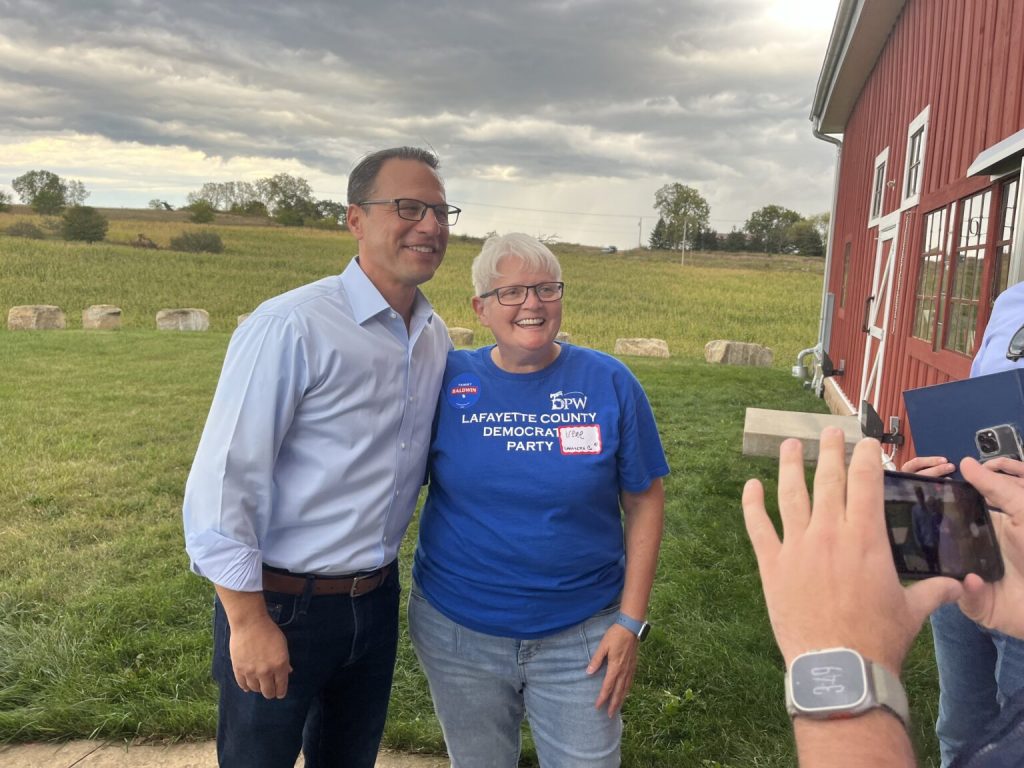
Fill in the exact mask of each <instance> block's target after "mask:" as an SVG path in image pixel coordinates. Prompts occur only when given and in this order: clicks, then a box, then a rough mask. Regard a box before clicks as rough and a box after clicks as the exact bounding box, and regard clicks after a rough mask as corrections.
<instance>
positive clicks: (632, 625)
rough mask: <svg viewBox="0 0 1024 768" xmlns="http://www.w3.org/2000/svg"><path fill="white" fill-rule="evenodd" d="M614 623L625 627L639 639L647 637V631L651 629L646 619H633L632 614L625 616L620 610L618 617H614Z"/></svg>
mask: <svg viewBox="0 0 1024 768" xmlns="http://www.w3.org/2000/svg"><path fill="white" fill-rule="evenodd" d="M615 623H616V624H620V625H622V626H623V627H625V628H626V629H628V630H629V631H630V632H632V633H633V634H634V635H636V636H637V638H638V639H640V640H643V639H644V638H645V637H647V633H648V632H649V631H650V629H651V625H650V624H648V623H647V622H646V621H640V620H638V619H634V618H633V617H632V616H627V615H626V614H624V613H622V612H621V611H620V612H619V617H618V618H617V619H615Z"/></svg>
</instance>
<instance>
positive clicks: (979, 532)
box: [885, 470, 1003, 581]
mask: <svg viewBox="0 0 1024 768" xmlns="http://www.w3.org/2000/svg"><path fill="white" fill-rule="evenodd" d="M885 524H886V528H887V529H888V531H889V545H890V546H891V547H892V557H893V560H894V561H895V563H896V572H897V573H898V574H899V575H900V577H901V578H904V579H927V578H928V577H930V576H950V577H952V578H954V579H963V578H964V577H965V576H966V575H967V574H969V573H976V574H978V575H979V576H981V578H982V579H984V580H985V581H998V580H999V579H1001V578H1002V577H1003V557H1002V555H1001V554H1000V552H999V543H998V541H996V536H995V531H994V530H993V529H992V519H991V517H990V516H989V510H988V507H987V506H986V505H985V499H984V498H983V497H982V495H981V494H980V493H978V491H976V490H975V489H974V487H973V486H971V485H970V484H968V483H966V482H964V481H963V480H954V479H952V478H948V477H927V476H925V475H911V474H907V473H905V472H892V471H890V470H886V471H885Z"/></svg>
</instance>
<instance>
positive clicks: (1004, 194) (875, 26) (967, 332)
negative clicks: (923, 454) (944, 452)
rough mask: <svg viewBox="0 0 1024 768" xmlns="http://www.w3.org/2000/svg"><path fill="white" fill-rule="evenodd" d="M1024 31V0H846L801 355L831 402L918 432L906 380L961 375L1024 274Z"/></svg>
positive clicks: (824, 115) (823, 113)
mask: <svg viewBox="0 0 1024 768" xmlns="http://www.w3.org/2000/svg"><path fill="white" fill-rule="evenodd" d="M1022 31H1024V0H905V1H903V0H841V2H840V5H839V11H838V14H837V17H836V22H835V26H834V27H833V30H832V38H831V40H830V42H829V46H828V51H827V53H826V56H825V62H824V65H823V66H822V70H821V74H820V76H819V79H818V87H817V89H816V91H815V94H814V105H813V109H812V113H811V120H812V122H813V124H814V133H815V135H816V136H818V137H819V138H821V139H823V140H825V141H829V142H832V143H834V144H835V145H836V146H837V156H836V157H837V159H836V188H835V197H834V201H833V206H832V211H833V214H832V220H831V228H830V233H829V242H828V250H827V253H826V259H827V262H826V274H825V284H824V289H823V296H822V314H821V324H820V328H819V335H818V344H817V345H816V346H815V347H814V348H813V350H807V351H806V352H805V353H802V354H803V355H804V356H805V357H809V356H810V354H811V353H812V351H813V353H814V354H815V357H816V362H817V365H816V371H817V373H816V376H815V380H814V385H815V388H816V389H817V391H818V392H819V394H822V395H823V396H824V397H825V398H826V400H827V401H828V402H829V405H830V407H831V409H832V411H833V412H835V413H843V414H849V413H857V412H858V409H859V408H860V405H861V403H862V402H867V403H868V404H870V405H871V406H872V407H873V408H874V410H875V411H876V412H877V413H878V414H880V416H881V417H882V421H883V424H884V425H885V429H886V430H890V431H898V432H899V433H900V434H902V435H906V433H907V428H906V417H905V416H906V415H905V411H904V405H903V398H902V396H901V393H902V392H903V391H904V390H906V389H911V388H914V387H921V386H925V385H929V384H938V383H942V382H946V381H949V380H952V379H960V378H965V377H966V376H967V374H968V372H969V370H970V363H971V358H972V356H973V355H974V352H975V350H976V348H977V346H978V345H979V344H980V342H981V337H982V333H983V331H984V328H985V324H986V322H987V321H988V317H989V314H990V311H991V307H992V302H993V301H994V300H995V297H996V296H997V295H998V294H999V293H1000V292H1001V291H1003V290H1005V288H1006V287H1007V285H1011V284H1013V283H1016V282H1018V281H1020V280H1022V279H1024V264H1022V253H1024V242H1022V241H1024V223H1022V221H1021V216H1022V213H1024V204H1021V194H1022V185H1021V183H1020V180H1021V170H1022V156H1024V130H1022V129H1024V94H1022V91H1024V45H1022V44H1021V42H1020V35H1021V32H1022ZM823 353H827V359H826V357H825V354H823ZM829 360H830V361H831V363H832V364H833V367H834V369H835V370H836V373H835V375H833V376H831V377H823V375H822V373H823V372H822V365H821V363H822V361H825V362H826V365H825V371H824V373H825V374H827V373H829V370H828V365H827V362H828V361H829ZM897 419H898V423H897V421H896V420H897ZM897 450H898V453H897V455H896V456H895V459H896V461H897V463H899V462H901V461H903V460H905V459H906V458H909V457H910V456H911V455H912V453H911V452H912V451H913V445H912V441H910V440H909V439H908V440H907V442H906V444H904V446H903V447H902V448H899V449H897Z"/></svg>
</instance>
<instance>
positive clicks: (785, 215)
mask: <svg viewBox="0 0 1024 768" xmlns="http://www.w3.org/2000/svg"><path fill="white" fill-rule="evenodd" d="M801 218H802V217H801V216H800V214H799V213H797V212H796V211H792V210H790V209H789V208H783V207H782V206H781V205H766V206H764V208H759V209H758V210H756V211H754V212H753V213H752V214H750V218H749V219H747V223H746V224H744V225H743V228H744V229H745V230H746V231H747V234H748V235H750V237H751V240H754V241H756V242H757V243H758V244H759V245H760V246H761V248H763V249H764V252H765V253H781V252H782V249H783V248H785V246H786V235H787V233H788V232H789V228H790V227H791V226H793V225H794V224H796V223H797V222H798V221H800V219H801Z"/></svg>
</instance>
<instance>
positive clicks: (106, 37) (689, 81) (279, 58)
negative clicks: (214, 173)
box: [0, 0, 830, 188]
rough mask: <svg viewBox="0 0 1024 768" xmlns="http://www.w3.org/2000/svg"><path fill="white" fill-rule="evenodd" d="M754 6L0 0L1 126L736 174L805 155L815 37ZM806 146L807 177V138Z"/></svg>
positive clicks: (691, 175)
mask: <svg viewBox="0 0 1024 768" xmlns="http://www.w3.org/2000/svg"><path fill="white" fill-rule="evenodd" d="M763 6H764V3H763V2H757V1H756V0H716V1H715V2H708V1H707V0H701V1H698V0H680V1H679V2H674V3H665V2H664V0H658V1H657V2H656V1H655V0H634V1H633V2H630V3H622V2H613V1H612V0H560V1H558V0H524V1H520V2H515V3H509V2H507V0H501V2H498V0H476V1H474V2H455V0H436V1H434V2H422V0H419V1H418V2H410V1H408V0H375V1H373V2H365V1H364V2H359V3H353V2H344V3H337V2H303V3H284V2H274V3H268V2H259V1H257V2H253V1H252V0H250V2H244V3H243V2H238V0H219V1H218V2H174V3H171V2H152V1H143V0H136V1H135V2H126V1H120V2H115V1H114V0H99V1H97V0H92V1H91V2H89V3H81V4H79V3H70V2H31V1H30V0H0V112H2V113H3V114H4V124H5V127H4V129H3V130H4V132H5V133H6V134H8V135H10V134H12V133H20V134H23V135H25V136H26V137H27V136H30V135H31V134H32V133H33V132H40V133H44V132H50V131H53V130H62V131H70V132H76V133H80V134H86V135H100V136H103V137H107V138H109V139H112V140H115V141H133V142H139V143H141V144H145V145H160V146H183V147H186V148H189V149H193V150H198V151H201V152H203V153H206V154H208V155H215V156H221V157H224V158H231V157H235V156H266V157H275V158H295V159H297V160H299V161H301V162H302V163H304V164H306V165H308V166H310V167H312V168H316V169H319V170H321V171H323V172H325V173H329V174H341V175H344V174H345V173H347V171H348V169H349V168H350V167H351V165H352V163H353V162H354V161H355V160H356V159H357V158H358V157H359V156H361V155H362V154H363V153H365V152H366V151H367V150H369V149H373V148H377V147H379V146H382V145H387V144H393V143H399V142H401V143H405V142H412V143H419V144H430V145H431V146H434V147H435V149H437V150H438V151H439V152H441V153H442V154H443V155H444V156H445V157H446V164H447V167H448V168H458V169H459V172H460V173H463V174H465V173H471V172H472V171H471V170H469V169H487V168H491V167H493V166H501V167H515V168H516V169H518V174H519V175H520V176H521V177H527V178H531V179H534V180H543V179H544V178H546V177H549V176H550V177H565V176H580V177H586V176H595V177H617V178H623V179H639V178H644V177H650V176H659V177H668V178H680V179H681V180H683V181H686V182H688V183H694V182H707V183H709V184H710V183H712V182H714V183H715V184H718V185H720V186H721V185H727V184H729V183H732V182H731V181H730V180H737V179H739V180H744V181H745V183H747V184H748V185H749V184H750V183H751V178H750V174H751V173H752V171H754V170H756V169H757V168H765V167H777V168H783V169H784V168H787V167H793V166H806V163H807V162H808V146H809V145H811V144H813V140H812V139H810V137H809V126H808V123H807V119H806V116H807V113H808V111H809V105H810V98H811V94H812V91H813V88H814V83H815V80H816V77H817V71H818V67H819V65H820V61H821V55H822V53H823V51H824V48H825V44H826V42H827V39H826V38H827V31H824V32H822V33H821V39H819V40H814V41H807V40H800V39H798V37H797V36H796V35H794V34H792V33H788V32H787V31H786V30H785V29H783V28H778V29H773V30H769V29H766V28H765V26H764V21H763V14H762V11H763ZM57 20H59V23H58V22H57ZM772 46H776V50H774V51H773V50H772ZM810 154H811V155H814V156H815V158H816V160H815V161H814V169H815V172H816V173H817V172H826V173H827V171H828V168H829V163H830V160H829V158H830V155H829V152H828V151H827V149H824V148H817V147H815V148H813V149H812V151H811V152H810ZM481 172H483V171H482V170H481ZM776 188H777V187H776Z"/></svg>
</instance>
